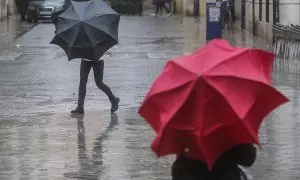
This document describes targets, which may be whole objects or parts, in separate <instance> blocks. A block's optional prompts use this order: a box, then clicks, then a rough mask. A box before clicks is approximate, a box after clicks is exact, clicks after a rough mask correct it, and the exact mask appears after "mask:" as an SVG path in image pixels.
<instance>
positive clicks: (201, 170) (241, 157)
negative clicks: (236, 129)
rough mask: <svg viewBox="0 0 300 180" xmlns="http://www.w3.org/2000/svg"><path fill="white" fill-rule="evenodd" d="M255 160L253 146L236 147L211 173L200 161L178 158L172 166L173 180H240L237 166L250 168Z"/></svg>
mask: <svg viewBox="0 0 300 180" xmlns="http://www.w3.org/2000/svg"><path fill="white" fill-rule="evenodd" d="M255 159H256V148H255V147H254V146H253V145H238V146H235V147H234V148H232V149H230V150H229V151H227V152H225V153H224V154H223V155H222V156H221V157H220V158H219V159H218V160H217V162H216V163H215V165H214V166H213V168H212V170H211V172H209V170H208V168H207V166H206V164H205V163H204V162H202V161H198V160H194V159H191V158H188V157H185V156H184V155H183V156H179V157H178V158H177V160H176V161H175V162H174V164H173V166H172V178H173V180H241V172H240V169H239V168H238V165H242V166H246V167H250V166H252V165H253V163H254V162H255Z"/></svg>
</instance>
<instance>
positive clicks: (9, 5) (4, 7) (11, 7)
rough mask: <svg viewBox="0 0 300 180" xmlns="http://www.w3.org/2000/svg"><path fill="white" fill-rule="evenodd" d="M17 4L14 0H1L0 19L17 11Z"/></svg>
mask: <svg viewBox="0 0 300 180" xmlns="http://www.w3.org/2000/svg"><path fill="white" fill-rule="evenodd" d="M16 10H17V8H16V5H15V1H14V0H0V19H3V18H7V17H8V16H10V15H12V14H14V13H16Z"/></svg>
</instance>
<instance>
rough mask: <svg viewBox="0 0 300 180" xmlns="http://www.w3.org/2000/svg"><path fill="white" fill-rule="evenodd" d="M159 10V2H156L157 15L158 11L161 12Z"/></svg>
mask: <svg viewBox="0 0 300 180" xmlns="http://www.w3.org/2000/svg"><path fill="white" fill-rule="evenodd" d="M159 8H160V5H159V2H156V10H155V14H157V13H158V11H159Z"/></svg>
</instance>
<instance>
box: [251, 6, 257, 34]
mask: <svg viewBox="0 0 300 180" xmlns="http://www.w3.org/2000/svg"><path fill="white" fill-rule="evenodd" d="M255 23H256V22H255V0H252V24H253V25H252V31H253V34H254V33H255V30H256V27H255V26H256V25H255Z"/></svg>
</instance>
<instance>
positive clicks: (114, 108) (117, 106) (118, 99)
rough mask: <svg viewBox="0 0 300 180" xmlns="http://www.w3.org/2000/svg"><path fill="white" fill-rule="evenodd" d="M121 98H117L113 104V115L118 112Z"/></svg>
mask: <svg viewBox="0 0 300 180" xmlns="http://www.w3.org/2000/svg"><path fill="white" fill-rule="evenodd" d="M119 102H120V98H118V97H116V98H115V101H114V102H113V103H112V104H111V113H114V112H116V111H117V110H118V109H119Z"/></svg>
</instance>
